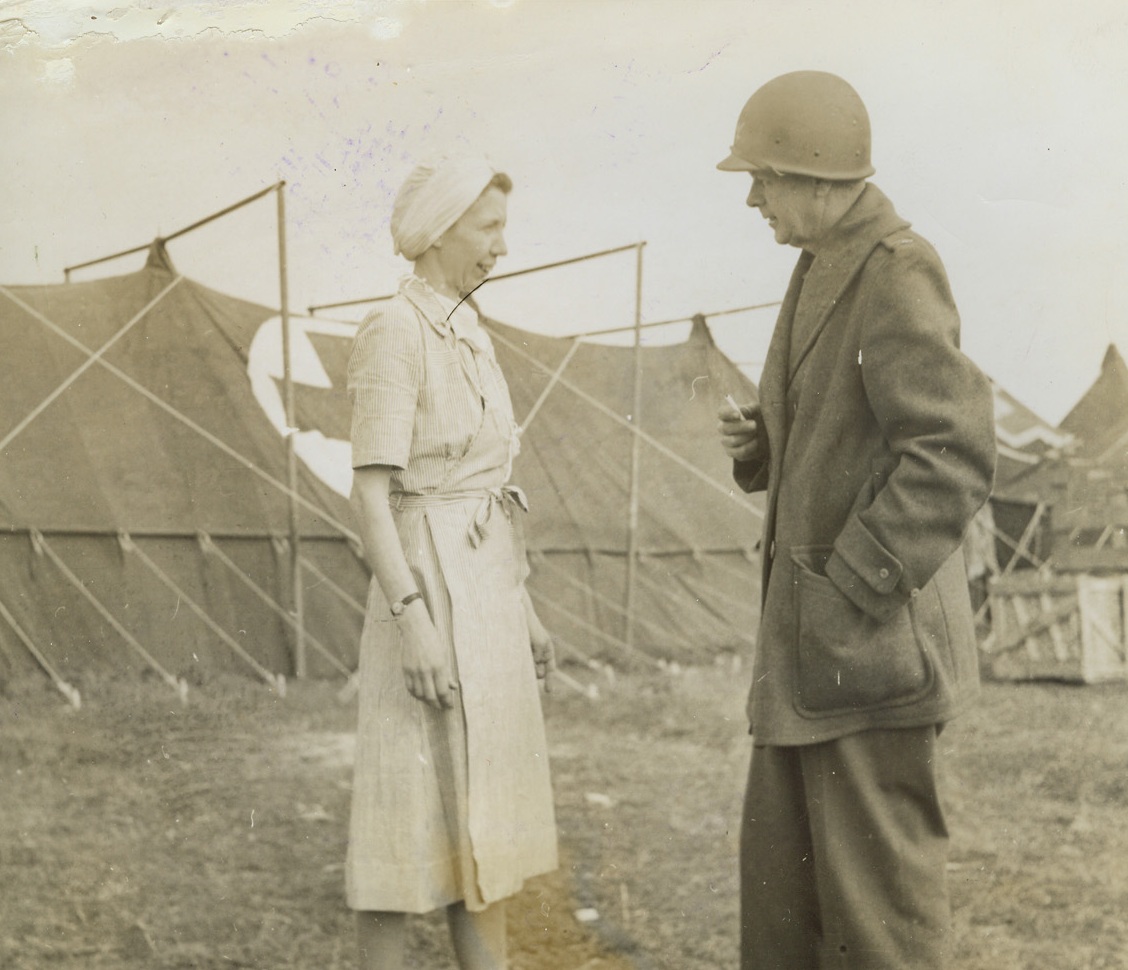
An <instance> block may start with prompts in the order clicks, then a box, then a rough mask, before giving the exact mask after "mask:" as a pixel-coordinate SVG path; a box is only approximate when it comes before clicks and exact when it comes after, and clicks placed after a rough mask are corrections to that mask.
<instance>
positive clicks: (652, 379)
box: [0, 242, 760, 686]
mask: <svg viewBox="0 0 1128 970" xmlns="http://www.w3.org/2000/svg"><path fill="white" fill-rule="evenodd" d="M292 324H293V326H294V327H295V332H296V333H298V334H300V335H301V338H302V339H299V340H296V341H295V342H294V351H293V353H294V354H295V355H300V354H301V353H303V352H305V353H310V352H312V354H314V355H315V356H316V360H315V361H312V362H310V361H307V362H306V363H307V364H311V363H312V364H313V365H315V366H314V369H315V370H316V371H318V372H319V373H320V374H322V377H323V379H322V380H320V381H317V382H314V384H317V385H320V386H313V385H303V384H301V383H298V384H297V385H296V411H295V424H296V426H297V427H296V428H294V429H287V428H281V429H280V428H279V427H278V422H277V421H276V420H273V419H272V416H271V414H270V413H269V412H270V408H269V407H267V406H265V405H264V403H263V400H264V398H263V394H262V392H261V386H260V387H259V388H257V389H256V388H255V387H254V386H253V385H254V383H255V382H254V380H253V379H252V376H253V375H249V374H248V362H249V360H250V359H251V357H252V356H253V355H252V345H254V344H255V342H256V338H259V337H261V336H262V335H263V334H264V333H266V331H268V330H270V329H271V328H272V327H273V328H275V329H277V328H278V327H279V314H278V312H277V311H275V310H273V309H269V308H267V307H263V306H258V305H255V304H252V303H248V302H246V301H243V300H239V299H236V298H234V297H231V296H227V295H224V294H221V293H218V292H216V291H213V290H210V289H208V288H207V287H204V286H202V285H200V284H199V283H196V282H193V281H192V280H190V279H187V278H185V277H183V276H181V275H180V274H179V273H178V272H177V271H176V270H175V268H174V267H173V266H172V264H171V262H170V261H169V259H168V256H167V254H166V252H165V250H164V247H163V245H162V244H160V243H159V242H158V243H155V244H154V245H153V247H152V250H151V252H150V256H149V259H148V262H147V264H146V265H145V267H144V268H143V269H141V270H139V271H137V272H134V273H130V274H127V275H124V276H117V277H110V278H104V279H98V280H95V281H91V282H82V283H65V284H60V285H52V286H10V287H0V400H2V401H3V409H2V412H0V414H2V419H0V457H2V464H0V524H2V531H0V576H2V577H3V581H2V586H0V677H4V676H11V675H13V674H14V673H17V672H19V671H20V670H22V669H27V668H29V667H30V666H31V665H32V664H33V662H34V661H33V660H32V658H33V657H34V658H38V661H39V663H40V664H42V665H43V666H46V667H48V668H50V669H51V670H52V671H54V672H55V674H56V676H58V677H59V678H60V679H61V680H63V681H75V682H79V683H81V682H82V681H83V680H84V679H88V678H89V677H90V676H93V675H95V674H96V673H99V672H112V671H118V670H126V669H132V670H140V671H151V672H153V673H154V674H155V675H156V676H158V677H161V678H162V679H165V680H167V681H168V682H169V683H170V684H174V685H176V684H178V683H179V682H180V681H181V680H182V679H184V680H187V681H188V682H189V683H191V682H193V681H196V682H205V681H206V680H207V678H208V677H209V676H212V675H213V674H214V673H216V672H219V671H239V672H243V673H246V674H248V675H251V676H259V677H261V678H262V679H264V680H266V681H267V682H269V683H277V684H279V686H281V681H279V680H278V679H277V675H285V676H290V675H292V673H293V672H294V664H295V659H294V658H295V653H296V648H297V644H298V633H297V629H298V622H297V621H298V618H297V616H296V615H295V611H296V610H297V609H298V608H299V605H300V608H301V628H302V629H303V630H304V631H305V632H304V636H303V637H302V638H301V639H302V643H303V644H304V646H305V655H306V656H307V657H308V672H309V673H310V674H311V675H315V676H318V675H335V674H344V673H347V672H348V671H349V670H351V669H353V668H354V667H355V663H356V650H357V645H358V641H359V630H360V623H361V619H362V615H363V606H362V604H363V600H364V595H365V589H366V586H367V582H368V574H367V570H366V567H365V566H364V564H363V560H362V557H361V556H360V551H359V547H358V544H357V541H356V535H355V525H354V524H353V520H352V518H351V509H350V506H349V503H348V501H347V499H346V498H345V494H347V479H348V469H347V457H345V456H346V455H347V449H346V450H342V449H343V445H342V440H343V439H347V426H348V408H347V399H346V395H345V390H344V365H345V361H346V360H347V353H348V347H349V342H350V338H349V332H350V328H348V327H341V326H337V327H336V328H334V327H332V326H329V327H326V326H324V325H323V324H322V322H320V321H314V320H311V319H305V318H302V319H295V320H293V321H292ZM490 327H491V330H492V333H493V335H494V340H495V344H496V346H497V348H498V354H499V357H500V358H501V361H502V366H503V368H504V369H505V371H506V373H507V376H508V378H509V380H510V383H511V388H512V392H513V398H514V404H515V409H516V412H517V415H518V419H519V420H520V421H522V422H523V423H524V424H525V425H526V428H525V433H524V436H523V439H522V441H523V446H522V454H521V456H520V458H519V462H518V467H517V469H516V472H515V479H516V480H517V481H518V483H520V484H521V485H523V487H524V488H525V489H526V491H527V492H528V494H529V497H530V501H531V505H532V508H533V511H532V513H531V515H530V516H529V518H528V521H527V533H528V540H529V547H530V558H531V563H532V569H533V575H532V578H531V580H530V585H531V588H532V592H533V595H534V597H535V598H536V599H537V601H538V603H539V604H540V609H541V611H542V613H543V615H544V618H545V620H546V622H547V623H549V625H550V626H552V627H553V629H554V631H555V632H557V633H558V634H559V637H560V640H561V643H562V644H563V645H564V647H565V650H567V649H571V650H572V651H574V652H575V653H577V654H580V655H584V656H592V655H595V656H599V657H602V658H603V659H623V658H625V657H628V656H630V657H636V658H640V659H641V660H643V661H644V662H651V663H653V662H656V661H657V659H659V658H667V659H671V660H672V659H681V660H688V659H702V658H703V657H705V656H708V655H709V653H710V652H712V651H716V650H721V649H730V648H740V647H743V646H746V645H748V644H749V643H750V642H751V638H752V634H753V631H754V629H755V618H756V611H757V604H758V599H759V597H758V590H757V577H758V568H757V566H756V565H755V561H754V560H755V553H754V547H755V544H756V542H757V540H758V538H759V533H760V526H759V512H758V510H757V507H756V505H755V503H754V502H753V501H752V500H750V499H748V498H747V497H745V496H743V495H741V494H740V493H739V491H738V490H736V491H735V492H734V490H733V488H732V486H731V484H730V479H729V468H728V464H727V462H726V461H725V459H724V458H723V456H722V455H721V453H720V449H719V448H718V447H717V444H716V442H715V439H714V436H713V434H712V428H713V424H714V421H715V417H714V415H715V411H716V406H717V404H718V402H719V400H720V399H721V398H723V396H724V395H725V394H726V393H732V394H733V395H734V396H736V397H738V398H740V399H750V398H751V396H752V395H753V394H754V388H753V386H752V385H751V383H750V382H749V381H748V379H747V378H746V377H744V375H743V374H741V372H740V371H739V369H738V368H737V367H736V366H735V365H734V364H732V363H731V362H730V361H728V360H727V359H726V358H725V357H724V355H723V354H721V353H720V352H719V351H718V350H717V348H716V347H715V345H714V344H713V341H712V339H711V337H710V335H709V332H708V329H707V327H706V325H705V323H704V321H703V320H698V321H697V322H696V323H695V324H694V326H693V329H692V333H691V335H690V337H689V339H688V340H687V341H685V342H684V343H681V344H676V345H670V346H658V347H644V348H643V349H642V350H641V353H640V354H639V355H638V356H637V357H636V355H635V351H634V350H633V349H632V348H625V347H610V346H605V345H598V344H592V343H588V342H585V341H573V340H565V339H558V338H548V337H541V336H536V335H534V334H531V333H526V332H523V331H521V330H517V329H515V328H512V327H507V326H504V325H502V324H497V323H491V324H490ZM300 363H301V362H300V361H295V364H296V366H295V371H296V373H297V374H299V375H300V374H301V373H302V367H301V366H298V365H300ZM636 367H637V368H638V373H639V374H640V376H641V379H642V385H641V387H642V393H641V397H640V401H641V407H640V408H639V409H638V410H639V412H640V414H639V415H635V414H632V412H633V411H634V410H635V408H634V406H633V404H634V400H633V396H632V388H633V386H634V384H633V380H634V374H635V371H636ZM307 369H308V368H307ZM260 376H261V375H260ZM324 378H327V379H324ZM298 379H299V380H300V378H298ZM259 384H260V385H261V381H260V382H259ZM294 432H296V433H294ZM291 433H294V438H295V439H301V440H300V443H301V444H304V445H306V446H307V447H306V448H304V449H302V448H297V451H298V454H300V455H302V456H303V458H305V459H306V460H307V461H308V464H306V463H299V466H298V474H297V478H296V480H295V481H294V485H295V487H294V488H291V487H290V485H289V484H288V481H289V480H288V477H287V450H286V435H288V434H291ZM311 442H312V444H314V445H316V443H317V442H320V443H321V444H322V445H324V446H325V447H324V448H323V449H321V451H322V454H323V456H327V458H328V460H329V461H330V462H331V463H332V464H333V465H334V467H332V468H329V469H326V467H325V466H324V464H322V465H321V466H320V467H319V466H318V463H317V461H316V460H314V457H313V456H314V455H315V453H316V452H317V451H318V449H317V448H316V447H309V446H311ZM342 462H343V463H344V465H345V467H344V468H342V467H341V465H342ZM632 467H633V468H634V469H635V471H634V472H632ZM632 483H635V484H632ZM295 548H296V549H298V550H300V555H299V558H300V565H299V572H298V575H299V577H300V581H299V583H298V584H297V585H298V587H299V589H300V596H299V595H296V594H295V588H294V587H295V584H294V578H293V566H294V561H293V556H294V550H295ZM628 613H629V616H630V619H629V620H628Z"/></svg>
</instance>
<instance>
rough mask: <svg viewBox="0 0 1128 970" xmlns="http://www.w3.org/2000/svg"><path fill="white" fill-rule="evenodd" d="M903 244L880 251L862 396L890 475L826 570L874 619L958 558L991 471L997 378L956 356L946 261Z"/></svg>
mask: <svg viewBox="0 0 1128 970" xmlns="http://www.w3.org/2000/svg"><path fill="white" fill-rule="evenodd" d="M902 239H903V240H906V242H904V243H900V240H902ZM898 243H899V244H898V245H896V246H893V247H884V248H879V249H878V250H877V252H876V253H875V257H877V258H879V259H881V260H882V263H881V264H880V265H878V266H876V267H873V268H872V272H873V274H874V281H873V283H872V285H871V286H870V293H869V294H868V303H867V305H866V308H865V313H866V317H865V324H864V329H863V338H862V346H861V353H862V380H863V382H864V385H865V392H866V397H867V399H868V401H869V404H870V407H871V409H872V410H873V413H874V415H875V416H876V419H877V421H878V424H879V425H880V427H881V430H882V433H883V435H884V437H885V440H886V441H887V442H888V446H889V450H890V452H891V457H890V461H891V468H890V471H889V475H888V479H887V480H886V482H885V485H884V487H883V488H881V489H880V491H879V492H878V493H877V495H876V497H875V498H874V501H873V503H872V504H871V505H870V506H869V507H868V508H864V509H860V510H859V511H857V512H856V513H854V514H853V515H852V516H851V517H850V518H849V519H848V520H847V522H846V525H845V527H844V528H843V530H842V532H841V533H840V534H839V536H838V537H837V539H836V540H835V543H834V553H833V555H832V556H831V557H830V560H829V561H828V563H827V566H826V574H827V576H828V577H829V578H830V579H831V580H832V581H833V582H834V583H835V585H836V586H838V588H839V589H840V590H841V591H842V592H843V593H844V594H845V595H846V596H847V597H849V598H850V599H851V600H852V601H853V602H854V603H855V605H857V606H858V607H859V608H860V609H862V610H863V611H864V612H866V613H867V614H869V615H870V616H873V617H874V618H875V619H878V620H883V619H887V618H888V617H890V616H892V614H893V613H894V612H895V611H896V610H897V609H898V608H899V607H901V606H902V605H904V603H905V602H906V601H907V600H908V599H909V598H910V597H911V596H912V594H913V591H914V590H918V589H920V588H921V587H923V586H924V585H925V584H926V583H927V582H928V581H929V580H930V579H931V578H932V576H933V574H934V573H935V572H936V570H938V569H939V568H940V566H942V565H943V564H944V562H945V561H947V559H948V558H949V557H950V556H951V555H952V554H953V553H954V552H955V551H956V549H957V548H958V547H959V545H960V543H961V542H962V541H963V537H964V535H965V533H966V531H967V529H968V526H969V525H970V523H971V520H972V518H973V517H974V515H975V513H976V512H977V511H978V510H979V509H980V507H981V506H982V505H983V503H984V502H985V501H986V500H987V497H988V495H989V494H990V491H991V486H992V482H993V478H994V469H995V423H994V414H993V395H992V392H991V387H990V383H989V382H988V381H987V379H986V377H984V375H983V374H982V373H981V372H980V371H979V369H978V368H977V367H976V366H975V365H974V364H973V363H972V362H971V361H970V360H969V359H968V358H967V357H966V356H965V355H964V354H963V353H962V352H961V351H960V349H959V317H958V314H957V312H956V308H955V305H954V303H953V302H952V297H951V293H950V290H949V288H948V282H947V278H946V276H945V274H944V270H943V267H942V265H941V264H940V260H939V257H938V256H937V255H936V254H935V252H934V251H933V250H932V249H931V247H930V246H929V245H928V244H927V243H925V242H924V241H923V240H921V239H920V238H919V237H917V236H912V235H909V234H905V235H903V236H900V237H898ZM869 271H870V270H867V272H869Z"/></svg>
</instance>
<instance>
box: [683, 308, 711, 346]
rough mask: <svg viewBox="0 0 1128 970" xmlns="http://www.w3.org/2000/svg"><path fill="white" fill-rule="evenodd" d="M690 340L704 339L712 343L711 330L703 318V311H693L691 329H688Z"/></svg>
mask: <svg viewBox="0 0 1128 970" xmlns="http://www.w3.org/2000/svg"><path fill="white" fill-rule="evenodd" d="M689 339H690V341H691V342H692V341H695V340H704V341H705V342H706V343H708V344H712V343H713V342H714V341H713V331H712V330H710V329H709V324H708V322H707V321H706V319H705V314H704V313H695V314H694V315H693V329H692V330H690V331H689Z"/></svg>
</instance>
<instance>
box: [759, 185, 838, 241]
mask: <svg viewBox="0 0 1128 970" xmlns="http://www.w3.org/2000/svg"><path fill="white" fill-rule="evenodd" d="M750 174H751V175H752V191H750V192H749V193H748V200H747V202H748V205H749V206H751V207H752V208H754V209H759V210H760V214H761V215H762V216H763V217H764V218H765V219H767V220H768V225H769V226H771V227H772V231H773V232H774V233H775V241H776V242H777V243H779V244H780V245H781V246H798V247H800V248H802V247H803V246H806V245H807V244H809V243H812V242H814V241H815V240H816V239H818V237H819V236H820V235H821V233H822V230H823V215H824V207H825V200H824V198H823V197H822V196H821V195H820V194H819V192H818V190H817V188H818V182H817V181H816V180H815V179H810V178H804V177H803V176H801V175H776V174H775V173H774V172H768V171H763V170H760V171H756V172H752V173H750Z"/></svg>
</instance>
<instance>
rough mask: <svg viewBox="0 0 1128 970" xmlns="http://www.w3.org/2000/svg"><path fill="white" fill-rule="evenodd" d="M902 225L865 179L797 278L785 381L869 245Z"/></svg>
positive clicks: (863, 259) (814, 338)
mask: <svg viewBox="0 0 1128 970" xmlns="http://www.w3.org/2000/svg"><path fill="white" fill-rule="evenodd" d="M908 227H909V223H908V222H906V221H905V220H904V219H902V218H901V217H900V216H899V215H897V213H896V211H895V210H894V208H893V203H892V202H890V201H889V199H888V198H886V196H885V193H883V192H882V191H881V189H879V188H878V187H877V186H876V185H872V184H869V185H866V187H865V189H864V190H863V191H862V194H861V195H859V196H858V198H857V201H855V202H854V204H853V205H852V206H851V207H850V209H849V210H848V211H847V212H846V214H845V215H844V216H843V217H842V218H841V219H840V220H839V221H838V223H837V225H835V226H834V228H832V229H831V230H830V232H829V233H827V235H826V237H825V238H824V239H823V240H822V242H821V243H820V245H819V251H818V253H817V254H815V257H814V262H812V263H810V269H809V270H808V271H807V274H806V278H805V279H804V280H803V281H802V287H803V293H802V311H803V313H802V320H793V322H792V336H793V337H796V336H797V337H799V339H801V340H802V341H803V343H802V345H801V346H800V347H796V348H794V350H793V352H791V353H790V354H789V355H788V357H789V363H788V371H787V383H788V384H790V383H791V380H792V378H794V376H795V372H796V371H798V370H799V367H800V365H801V364H802V363H803V360H804V359H805V358H806V356H807V355H808V354H809V353H810V352H811V349H812V348H813V347H814V346H815V344H816V343H817V342H818V339H819V336H820V335H821V334H822V332H823V330H824V329H825V327H826V324H827V321H828V320H829V319H830V314H831V311H832V310H833V309H834V307H835V306H836V305H837V303H838V299H839V297H840V296H841V295H842V293H843V291H844V290H845V289H846V287H847V286H849V285H850V282H851V280H853V278H854V277H855V276H856V275H857V273H858V271H859V270H860V269H861V268H862V266H863V265H864V264H865V262H866V260H867V259H868V258H869V255H870V253H872V252H873V249H874V247H875V246H876V245H877V244H878V243H879V242H880V241H881V240H882V239H884V238H885V237H886V236H888V235H890V234H891V233H894V232H897V231H899V230H903V229H907V228H908ZM805 255H806V254H805Z"/></svg>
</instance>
